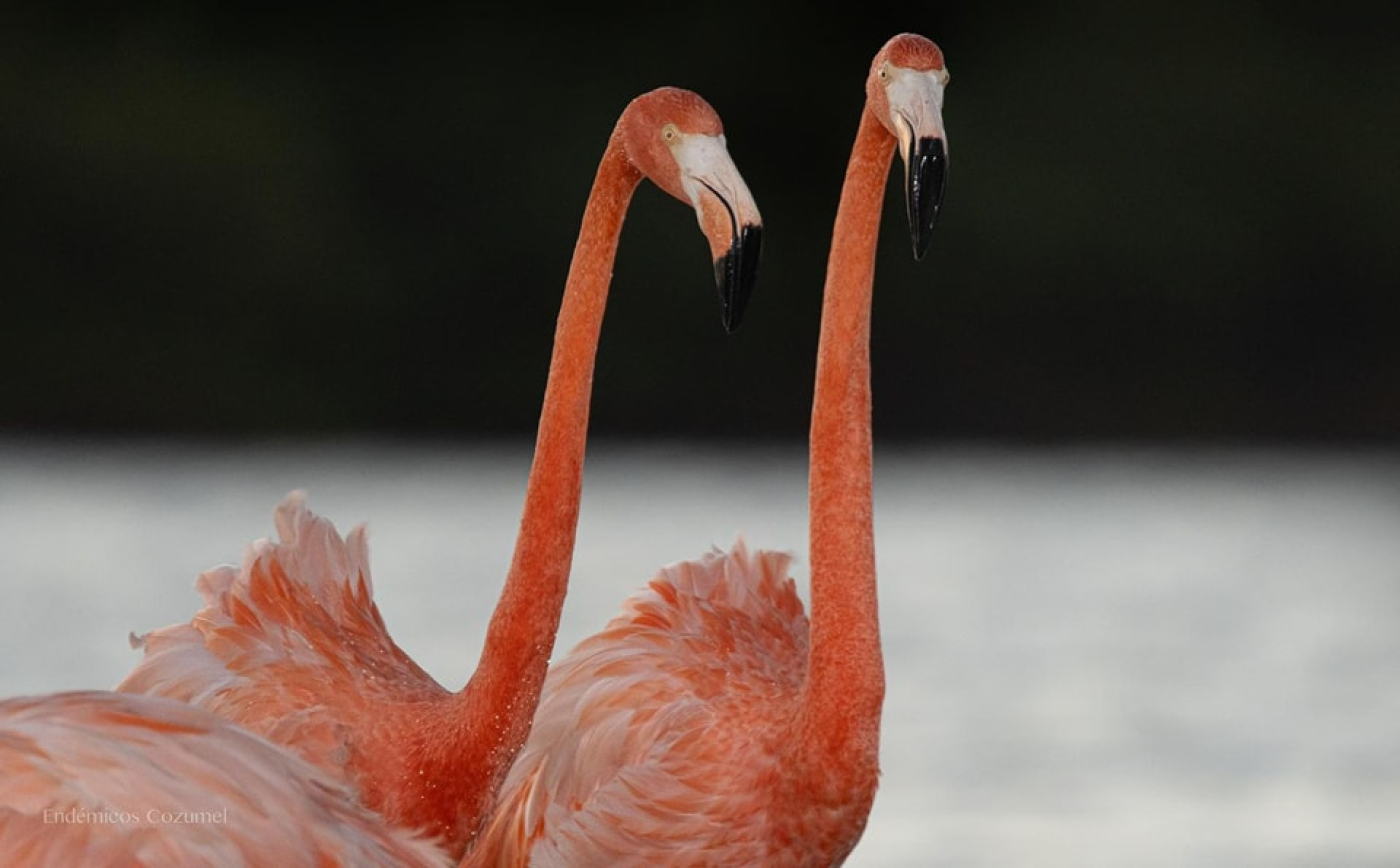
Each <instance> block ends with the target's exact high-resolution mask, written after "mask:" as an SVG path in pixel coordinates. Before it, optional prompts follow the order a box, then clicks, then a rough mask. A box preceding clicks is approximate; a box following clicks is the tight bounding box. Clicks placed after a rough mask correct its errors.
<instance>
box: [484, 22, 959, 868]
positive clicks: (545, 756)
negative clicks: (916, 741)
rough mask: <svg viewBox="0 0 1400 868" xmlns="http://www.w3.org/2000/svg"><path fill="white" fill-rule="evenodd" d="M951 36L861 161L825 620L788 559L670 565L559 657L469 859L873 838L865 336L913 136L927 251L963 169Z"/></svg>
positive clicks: (818, 403)
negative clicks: (949, 128)
mask: <svg viewBox="0 0 1400 868" xmlns="http://www.w3.org/2000/svg"><path fill="white" fill-rule="evenodd" d="M947 82H948V73H947V71H946V70H945V69H944V65H943V56H942V53H941V52H940V51H939V49H938V48H937V46H935V45H934V44H933V43H932V42H930V41H928V40H927V39H924V38H923V37H920V36H915V35H912V34H903V35H900V36H897V37H895V38H894V39H892V40H891V41H889V42H888V43H887V44H886V45H885V46H884V47H883V48H882V49H881V50H880V52H879V53H878V54H877V55H876V56H875V59H874V63H873V64H872V66H871V70H870V76H869V79H868V81H867V84H866V94H867V101H866V106H865V109H864V111H863V113H862V115H861V120H860V126H859V131H858V133H857V135H856V141H855V146H854V150H853V152H852V154H851V158H850V163H849V166H848V168H847V171H846V179H845V183H844V186H843V188H842V192H841V202H840V207H839V210H838V212H837V217H836V224H835V228H834V232H833V238H832V246H831V251H830V259H829V261H828V270H827V280H826V287H825V291H824V292H825V295H824V302H823V304H824V307H823V312H822V328H821V340H820V347H819V352H818V361H817V380H816V387H815V396H814V402H813V409H812V428H811V477H810V501H811V502H810V508H811V516H810V519H811V529H810V534H811V539H810V545H811V559H812V564H811V568H812V573H811V606H812V614H811V622H810V630H809V624H808V620H807V618H806V617H804V615H803V609H802V602H801V600H800V599H799V598H798V596H797V592H796V589H795V586H794V584H793V582H792V580H791V579H790V578H787V577H786V576H787V573H786V570H787V566H788V558H787V557H786V556H784V555H781V554H774V553H769V552H757V553H750V552H749V551H748V550H747V549H746V548H745V547H744V545H743V543H742V541H740V543H739V544H738V545H736V546H735V548H734V549H733V550H731V551H730V552H729V553H727V554H721V553H718V552H714V553H711V554H710V555H709V556H707V557H705V558H704V559H702V560H700V561H697V562H689V563H681V564H677V565H673V566H670V567H667V568H665V569H664V570H662V572H661V573H660V574H659V575H658V576H657V577H656V578H655V579H654V580H653V581H652V582H651V584H650V586H649V587H648V588H647V589H645V590H643V591H642V592H640V593H639V594H637V595H635V596H633V597H632V598H631V599H630V600H628V601H627V602H626V604H625V605H624V608H623V612H622V613H621V614H620V615H619V616H617V617H616V618H615V619H614V620H613V621H612V622H611V623H609V624H608V626H607V627H606V628H605V629H604V630H603V631H602V632H601V633H598V634H596V635H594V636H592V637H590V638H588V639H585V640H584V641H583V642H582V643H581V644H580V645H579V646H578V647H577V648H575V649H574V650H573V651H572V652H571V653H570V654H569V655H568V656H567V657H565V658H563V659H562V660H560V661H558V662H557V663H555V664H554V666H553V667H551V669H550V671H549V675H548V677H547V678H546V681H545V689H544V695H543V696H542V698H541V700H540V704H539V708H538V710H537V712H536V715H535V723H534V726H533V728H532V729H531V732H530V737H529V740H528V741H527V742H526V744H525V747H524V748H523V749H522V750H521V752H520V754H519V755H518V756H517V758H516V761H515V764H514V765H513V766H512V768H511V770H510V773H509V774H508V775H507V778H506V781H505V783H504V784H503V785H502V787H501V790H500V794H499V796H498V802H497V805H496V806H495V807H494V808H493V811H492V818H491V820H490V821H489V822H488V824H487V826H486V828H485V829H484V830H483V831H482V833H481V835H480V836H478V838H477V840H476V843H475V844H474V845H473V847H472V849H471V850H470V851H469V853H468V855H467V859H466V862H465V864H469V865H482V866H486V865H490V866H500V865H526V864H528V865H532V866H556V865H558V866H572V868H579V866H595V865H596V866H603V865H608V866H611V865H663V864H664V865H832V864H839V863H840V862H842V861H843V860H844V859H845V858H846V856H847V855H848V854H849V853H850V851H851V849H852V848H853V847H854V846H855V844H856V842H857V840H859V838H860V835H861V833H862V831H863V830H864V828H865V823H866V819H867V817H868V815H869V811H870V807H871V804H872V802H873V799H874V796H875V788H876V780H877V777H878V760H879V757H878V754H879V735H880V710H881V705H882V703H883V699H884V668H883V661H882V657H881V651H880V636H879V624H878V618H877V606H876V583H875V552H874V537H873V526H872V519H871V510H872V500H871V448H872V444H871V426H870V357H869V328H870V306H871V287H872V282H873V278H874V270H875V246H876V237H877V234H878V229H879V222H880V207H881V203H882V200H883V198H884V195H883V194H884V187H885V179H886V176H887V175H888V174H889V167H890V161H891V158H892V154H893V151H894V149H895V145H896V143H897V144H898V146H899V152H900V155H901V157H902V158H903V160H904V165H905V179H906V188H905V189H906V194H907V203H908V216H909V219H910V227H911V233H912V239H913V244H914V251H915V256H916V257H921V256H922V254H923V253H924V252H925V250H926V249H927V245H928V242H929V237H930V235H931V231H932V228H933V221H934V218H935V216H936V214H937V211H938V208H939V205H940V202H941V197H942V191H943V185H944V178H945V169H946V165H947V161H946V152H945V149H944V148H945V146H944V133H943V124H942V101H943V90H944V86H945V85H946V84H947Z"/></svg>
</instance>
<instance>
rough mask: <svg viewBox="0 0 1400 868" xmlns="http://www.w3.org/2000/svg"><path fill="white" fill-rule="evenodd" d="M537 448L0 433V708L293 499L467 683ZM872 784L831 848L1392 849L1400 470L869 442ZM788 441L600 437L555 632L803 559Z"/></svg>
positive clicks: (580, 630)
mask: <svg viewBox="0 0 1400 868" xmlns="http://www.w3.org/2000/svg"><path fill="white" fill-rule="evenodd" d="M528 461H529V452H528V449H527V448H525V446H524V445H523V444H515V443H511V442H501V443H498V444H495V445H478V446H476V447H471V448H468V447H462V446H453V445H437V446H432V445H417V446H409V445H403V444H399V445H387V444H376V443H372V442H363V443H356V442H339V443H333V442H326V443H319V444H308V443H304V442H302V443H284V444H276V443H267V444H262V445H254V446H248V445H245V446H238V447H235V446H224V447H209V446H190V445H182V444H179V443H165V444H152V443H143V444H137V445H130V444H128V445H119V444H112V443H110V442H104V441H97V442H89V443H83V442H73V441H68V442H62V443H59V444H57V445H54V444H47V445H46V444H42V443H36V442H33V441H23V440H11V441H7V442H4V443H3V444H0V576H3V577H4V581H5V588H6V591H7V595H8V596H9V598H10V603H9V604H8V605H6V606H5V607H3V611H0V660H4V661H6V663H5V664H4V667H3V670H2V671H0V695H14V694H22V693H36V692H50V691H54V690H61V689H70V688H94V687H96V688H102V687H109V686H111V685H112V684H113V683H115V682H116V681H117V680H118V679H119V678H120V677H121V676H122V675H123V674H125V672H127V671H128V669H129V668H130V667H131V666H132V665H133V664H134V663H135V661H136V659H137V655H136V652H133V651H131V650H130V649H129V648H128V646H127V633H128V632H130V631H144V630H148V629H152V628H154V627H158V626H163V625H166V624H169V623H172V622H175V621H181V620H187V619H188V618H189V617H190V615H191V614H192V613H193V612H194V611H195V610H196V609H197V607H198V603H199V601H198V596H197V594H196V593H195V592H194V590H193V588H192V584H193V581H194V578H195V576H196V575H197V574H198V572H199V571H201V570H203V569H206V568H208V567H211V566H214V565H216V564H220V563H236V562H237V561H238V560H239V559H240V557H241V554H242V551H243V548H244V546H245V545H246V544H247V543H248V542H250V541H251V540H253V539H255V538H258V537H263V536H267V535H269V534H270V533H272V525H271V510H272V507H273V505H274V504H275V503H276V502H277V501H278V500H279V499H280V498H281V496H282V495H283V494H285V493H286V492H287V491H289V490H291V489H294V488H303V489H305V490H307V491H308V492H309V494H310V501H309V502H310V505H311V507H312V508H313V509H314V510H316V511H318V512H320V513H321V514H323V515H326V516H327V517H329V518H331V519H332V520H334V521H335V522H336V524H337V526H338V527H339V528H340V529H341V530H342V531H347V530H348V529H349V528H350V527H351V526H352V525H353V524H356V523H359V522H362V521H363V522H367V523H368V524H369V527H370V532H371V533H370V545H371V560H372V564H373V570H374V578H375V594H376V598H377V599H378V601H379V604H380V606H381V610H382V612H383V615H384V618H385V621H386V623H387V624H388V625H389V628H390V630H391V631H392V633H393V635H394V636H395V638H396V639H397V640H398V642H399V643H400V644H401V645H402V646H403V647H404V648H405V649H406V650H407V651H408V652H409V654H411V655H412V656H413V657H414V658H415V659H416V660H418V661H419V662H420V663H421V664H422V665H423V666H424V667H425V668H426V669H427V670H428V671H429V672H430V673H432V674H433V675H434V677H436V678H437V679H438V680H439V681H440V682H441V683H443V684H444V685H446V686H449V687H453V688H455V687H459V686H460V685H461V684H462V683H463V682H464V681H465V679H466V678H467V676H468V675H469V674H470V671H471V669H472V666H473V663H474V660H475V657H476V654H477V653H478V651H479V642H480V640H481V637H482V635H483V631H484V627H485V618H486V617H487V614H488V613H489V611H490V608H491V606H492V605H493V604H494V600H495V596H496V594H497V593H498V591H499V587H500V582H501V580H502V578H503V576H504V574H505V570H506V565H507V562H508V559H509V555H510V548H511V544H512V541H513V539H514V533H515V524H516V521H517V520H518V516H519V509H520V504H521V497H522V494H523V484H524V478H525V473H526V470H527V468H528ZM876 463H877V481H876V529H877V536H878V544H877V549H878V560H879V569H880V597H881V618H882V630H883V637H884V645H885V651H886V659H887V666H888V698H887V702H886V706H885V718H884V727H883V745H882V753H883V766H884V774H883V779H882V785H881V790H880V793H879V795H878V797H877V799H876V803H875V808H874V811H873V814H872V816H871V820H870V825H869V827H868V830H867V832H866V835H865V837H864V839H863V841H862V843H861V844H860V846H859V847H858V848H857V850H856V854H855V856H854V857H853V858H852V859H851V861H850V863H849V864H851V865H858V866H870V868H889V866H910V868H914V866H950V868H952V866H1008V865H1017V866H1020V865H1025V866H1123V865H1135V866H1163V868H1166V866H1232V868H1236V866H1260V868H1264V866H1269V868H1279V866H1355V868H1361V866H1376V868H1380V866H1393V865H1396V864H1400V824H1397V823H1396V821H1395V820H1396V817H1398V816H1400V737H1397V732H1400V630H1397V625H1400V533H1397V532H1396V529H1397V528H1400V460H1397V458H1396V457H1395V456H1394V455H1389V454H1385V453H1376V452H1317V451H1312V452H1305V451H1296V450H1295V451H1288V450H1273V451H1268V450H1258V451H1240V450H1161V449H1157V450H1154V449H1111V448H1109V449H1090V448H1072V449H1058V450H1027V449H1008V448H977V447H970V446H965V447H952V446H949V447H944V448H906V447H898V446H896V447H889V448H883V449H877V462H876ZM805 467H806V462H805V455H804V454H803V452H802V451H800V450H791V449H782V448H777V447H768V448H734V447H723V448H716V447H715V446H713V445H707V444H696V443H684V442H667V441H658V442H653V443H647V444H642V443H632V444H621V443H614V444H609V443H601V444H598V445H596V446H595V447H594V448H593V449H592V451H591V454H590V457H589V463H588V467H587V476H586V480H585V494H584V502H583V512H582V519H581V523H580V528H579V541H578V551H577V555H576V557H575V569H574V573H573V580H572V584H571V587H570V594H569V597H568V601H567V604H566V607H565V612H564V618H563V625H562V627H561V630H560V638H559V645H560V648H561V649H562V648H566V647H570V646H572V645H573V644H574V643H575V642H577V641H578V640H579V639H581V638H582V637H584V636H586V635H588V634H589V633H591V632H593V631H594V630H596V629H598V628H599V627H600V626H601V625H602V624H603V623H604V622H605V621H606V620H607V619H608V618H609V617H610V616H611V615H612V614H613V613H614V612H615V611H616V610H617V607H618V605H619V604H620V602H621V600H622V599H623V598H624V596H625V595H627V594H628V593H630V592H631V591H632V590H633V589H635V588H637V587H638V586H639V585H641V584H642V583H643V582H644V581H645V580H646V579H648V578H649V577H650V576H651V575H652V574H653V573H654V572H655V571H656V570H657V568H658V567H660V566H661V565H663V564H666V563H669V562H672V561H675V560H681V559H686V558H690V557H695V556H698V555H700V554H701V553H703V552H704V551H706V550H707V549H708V548H709V547H711V546H721V547H723V546H727V545H729V544H730V543H732V542H733V541H734V539H735V538H736V536H737V535H738V534H740V533H742V534H743V536H744V538H745V539H746V540H747V541H748V542H749V543H750V544H752V545H755V546H761V547H767V548H780V549H786V550H790V551H792V552H793V553H794V554H796V555H797V561H796V564H795V566H794V577H795V578H797V579H798V582H799V585H800V586H802V587H803V596H804V598H805V596H806V591H805V581H806V575H807V573H806V558H805V545H806V528H805V525H806V501H805V472H806V470H805Z"/></svg>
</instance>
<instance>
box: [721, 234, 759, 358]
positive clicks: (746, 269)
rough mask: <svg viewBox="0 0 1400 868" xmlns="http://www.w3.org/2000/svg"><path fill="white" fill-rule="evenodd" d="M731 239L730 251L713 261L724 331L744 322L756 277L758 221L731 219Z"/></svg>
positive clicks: (733, 328)
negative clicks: (742, 221)
mask: <svg viewBox="0 0 1400 868" xmlns="http://www.w3.org/2000/svg"><path fill="white" fill-rule="evenodd" d="M730 219H731V221H732V220H733V212H732V211H731V212H730ZM733 226H734V229H733V233H734V237H733V240H732V241H731V242H730V244H729V250H728V251H727V252H726V253H725V254H724V255H723V256H721V257H720V258H719V259H716V260H715V285H716V286H717V287H718V288H719V310H720V319H721V321H722V322H723V323H724V330H725V331H726V332H729V333H731V334H732V333H733V332H734V331H735V330H736V329H737V328H739V323H741V322H743V319H744V311H745V310H747V309H748V306H749V298H751V297H752V296H753V289H754V284H755V283H756V282H757V280H758V252H759V249H760V248H761V247H762V241H763V227H762V225H761V224H758V223H748V224H745V225H743V226H740V225H739V223H738V222H737V221H734V222H733Z"/></svg>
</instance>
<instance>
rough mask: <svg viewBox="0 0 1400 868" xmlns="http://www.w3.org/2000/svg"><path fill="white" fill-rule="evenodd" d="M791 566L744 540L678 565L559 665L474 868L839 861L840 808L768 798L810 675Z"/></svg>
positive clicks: (852, 816)
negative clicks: (810, 808)
mask: <svg viewBox="0 0 1400 868" xmlns="http://www.w3.org/2000/svg"><path fill="white" fill-rule="evenodd" d="M788 563H789V557H788V556H787V555H785V554H779V553H775V552H766V551H759V552H753V553H750V551H749V550H748V549H747V547H746V546H745V545H744V544H743V542H742V541H740V542H739V543H738V544H736V545H735V547H734V548H733V549H732V550H730V551H729V552H726V553H720V552H712V553H711V554H709V555H708V556H706V557H704V558H702V559H700V560H698V561H689V562H682V563H678V564H674V565H672V566H670V567H667V568H665V569H663V570H662V571H661V573H660V574H659V575H658V576H657V577H656V579H655V580H653V581H652V582H651V583H650V585H649V586H648V587H647V588H646V589H645V590H644V591H642V592H641V593H639V594H637V595H635V596H633V597H632V598H631V599H629V600H628V601H627V602H626V604H625V606H624V609H623V611H622V613H621V614H620V615H618V616H617V617H616V618H614V619H613V621H612V622H611V623H609V624H608V625H607V627H606V628H605V629H604V630H602V631H601V632H599V633H597V634H595V635H594V636H592V637H590V638H588V639H586V640H584V641H583V642H582V643H581V644H579V645H578V646H577V647H576V648H575V649H574V650H573V651H572V652H571V653H570V654H569V655H568V657H566V658H565V659H564V660H562V661H561V662H560V663H559V664H557V665H556V666H554V667H553V668H551V670H550V673H549V676H548V678H547V679H546V682H545V691H544V698H543V700H542V701H541V704H540V707H539V709H538V712H537V714H536V718H535V726H534V729H533V731H532V733H531V738H530V741H529V743H528V745H529V746H528V747H527V748H526V749H525V750H524V751H522V753H521V754H520V756H519V758H518V760H517V762H516V764H515V766H514V768H513V769H512V771H511V774H510V775H509V776H508V778H507V780H506V783H505V784H504V785H503V787H502V792H503V793H508V794H509V799H508V801H506V802H504V803H502V804H501V805H499V806H498V811H497V812H496V821H495V822H494V823H493V824H492V825H491V826H489V827H488V828H487V829H486V830H485V831H484V832H483V835H482V838H481V844H480V845H479V846H478V847H477V848H476V849H475V850H474V851H473V852H472V854H471V856H470V857H469V861H470V862H471V864H474V865H519V864H527V862H528V864H530V865H535V866H588V865H648V864H667V865H691V864H704V865H759V864H762V865H776V864H787V863H788V862H789V861H792V860H795V861H793V862H792V864H805V863H806V862H807V861H810V860H811V859H812V858H815V857H816V856H817V854H819V853H824V852H829V849H830V845H831V842H830V841H828V840H824V838H825V837H827V830H828V829H829V828H830V825H831V821H832V819H833V817H832V815H831V814H830V813H829V812H828V811H825V810H823V811H820V812H816V811H814V812H812V813H791V812H788V811H783V810H775V805H774V803H773V801H772V799H771V791H772V786H773V783H774V782H775V781H781V780H782V779H783V778H784V764H785V763H786V762H787V761H788V758H789V757H788V749H789V747H790V745H788V744H785V743H783V742H782V741H781V740H780V739H779V738H777V737H776V736H777V734H778V733H780V732H781V731H782V724H783V723H784V722H785V721H787V720H790V719H791V717H792V716H793V714H795V713H796V711H797V704H798V699H799V696H800V692H801V689H802V685H803V682H804V680H805V672H806V664H807V618H806V616H805V615H804V613H803V606H802V601H801V600H800V599H799V597H798V595H797V590H796V586H795V585H794V583H793V581H792V579H790V578H788V575H787V567H788ZM578 733H582V734H583V735H582V736H581V737H578V738H577V742H576V744H575V742H574V739H575V734H578ZM560 744H570V746H571V748H574V749H571V750H557V749H556V746H558V745H560ZM585 806H586V809H585ZM833 807H834V809H835V810H836V811H837V812H844V813H846V814H848V815H849V816H847V817H845V818H843V821H842V824H843V825H855V826H857V827H858V826H861V825H863V824H864V813H863V812H862V811H860V809H859V806H858V805H856V804H854V803H847V804H845V805H836V806H833ZM721 813H722V814H723V816H724V818H725V821H724V822H722V823H721V822H716V816H717V815H719V814H721ZM817 813H820V816H818V815H816V814H817ZM775 842H778V846H775ZM527 854H528V855H527ZM642 854H644V855H642ZM775 859H776V860H777V861H775Z"/></svg>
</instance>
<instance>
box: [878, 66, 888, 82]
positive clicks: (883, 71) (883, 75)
mask: <svg viewBox="0 0 1400 868" xmlns="http://www.w3.org/2000/svg"><path fill="white" fill-rule="evenodd" d="M880 80H881V81H883V82H888V81H889V80H890V64H889V61H885V62H884V63H882V64H880Z"/></svg>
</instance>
